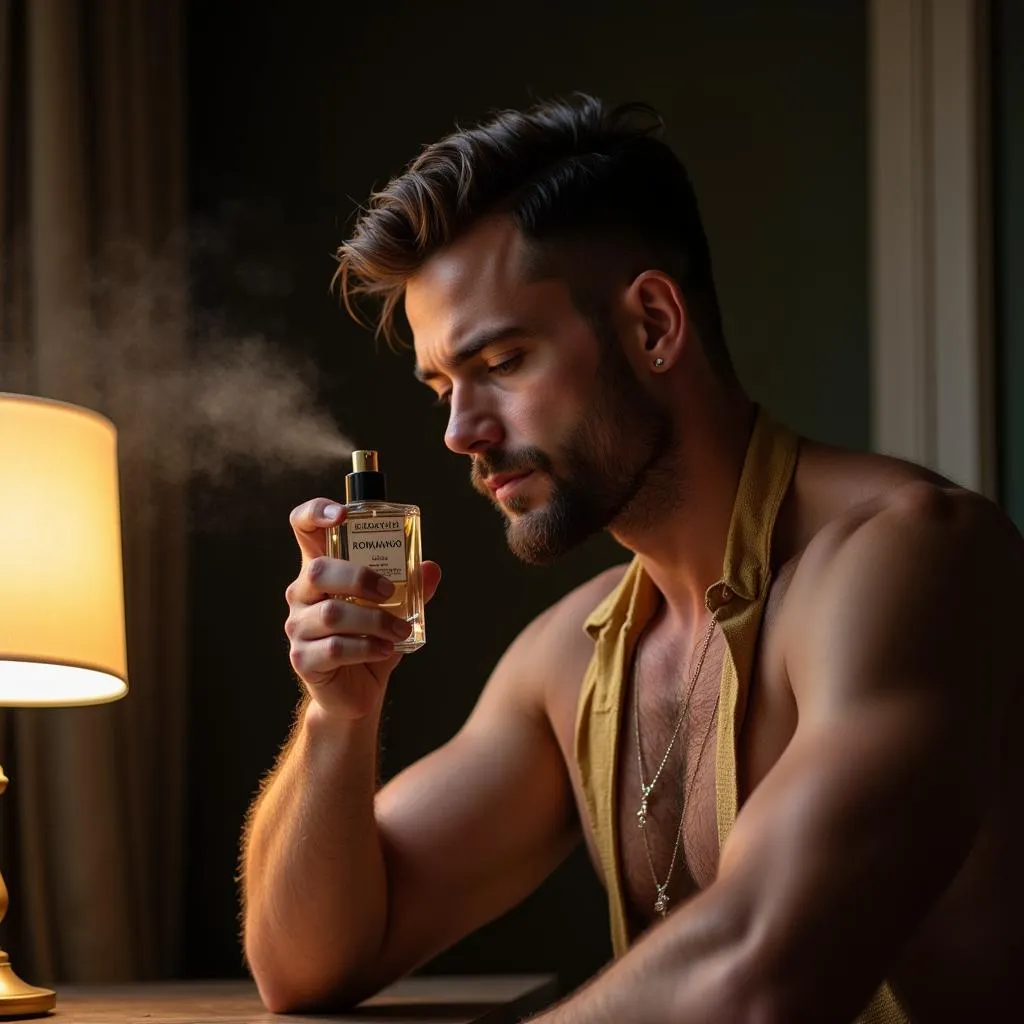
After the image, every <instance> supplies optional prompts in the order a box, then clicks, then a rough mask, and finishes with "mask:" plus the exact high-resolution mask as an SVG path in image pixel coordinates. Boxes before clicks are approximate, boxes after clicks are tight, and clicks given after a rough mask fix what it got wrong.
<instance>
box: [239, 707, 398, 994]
mask: <svg viewBox="0 0 1024 1024" xmlns="http://www.w3.org/2000/svg"><path fill="white" fill-rule="evenodd" d="M377 729H378V716H377V715H374V716H370V717H368V718H366V719H363V720H361V721H359V722H354V723H350V722H339V721H334V720H330V719H328V718H327V717H326V716H325V715H324V714H323V713H322V712H321V711H320V709H319V707H318V705H316V704H310V705H309V706H308V707H307V708H306V709H305V711H304V712H303V713H301V714H300V718H299V721H298V723H297V725H296V733H295V735H294V737H293V741H292V743H291V746H290V748H289V749H288V751H287V753H286V755H285V757H284V758H283V760H282V762H281V764H280V766H279V768H278V770H277V772H276V774H275V776H274V778H273V780H272V781H271V782H270V784H269V785H268V786H267V787H266V788H265V790H264V792H263V794H262V796H261V798H260V801H259V803H258V805H257V807H256V809H255V813H254V814H253V816H252V819H251V823H250V827H249V829H248V834H247V841H246V844H245V849H244V852H243V873H242V885H243V897H244V904H245V925H244V927H245V950H246V955H247V957H248V960H249V965H250V967H251V969H252V972H253V975H254V977H255V978H256V981H257V983H258V985H259V987H260V992H261V994H262V996H263V998H264V1001H265V1002H266V1003H267V1005H268V1006H269V1007H270V1008H271V1009H274V1010H286V1009H293V1008H297V1007H299V1006H314V1005H316V1004H317V1003H320V1002H322V1001H326V1000H328V999H332V1000H337V999H338V998H344V990H345V988H346V987H347V986H346V978H354V977H356V976H358V974H359V973H360V972H361V970H362V968H363V966H364V965H366V964H367V963H370V962H372V960H373V958H374V957H375V955H376V953H377V951H378V949H379V948H380V946H381V943H382V940H383V936H384V929H385V925H386V920H387V876H386V871H385V866H384V860H383V855H382V852H381V846H380V841H379V837H378V833H377V828H376V823H375V820H374V812H373V800H374V792H375V789H376V783H377Z"/></svg>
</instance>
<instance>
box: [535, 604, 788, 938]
mask: <svg viewBox="0 0 1024 1024" xmlns="http://www.w3.org/2000/svg"><path fill="white" fill-rule="evenodd" d="M784 589H785V588H780V591H781V590H784ZM773 591H776V592H775V593H773V594H772V595H771V596H770V597H769V600H768V603H767V607H766V609H765V615H764V617H763V619H762V622H761V624H760V627H759V629H758V631H757V635H756V636H755V637H752V638H748V642H751V643H753V645H754V652H753V658H752V662H751V671H750V673H749V678H747V679H744V680H742V681H741V686H742V687H743V690H744V700H743V706H744V713H743V715H742V718H741V721H740V722H739V723H738V725H739V729H738V732H737V751H736V758H735V761H736V764H735V771H736V774H737V784H738V790H739V797H740V802H741V804H742V802H743V800H744V799H745V798H746V796H747V795H748V794H749V793H750V792H751V790H752V789H753V788H754V787H755V786H756V785H758V784H759V782H760V781H761V779H762V778H763V777H764V776H765V775H766V774H767V772H768V770H770V768H771V766H772V765H773V764H774V763H775V762H776V761H777V760H778V758H779V757H780V756H781V754H782V752H783V750H784V749H785V747H786V745H787V744H788V742H789V739H790V738H791V736H792V734H793V732H794V730H795V726H796V708H795V704H794V701H793V697H792V692H791V690H790V687H789V682H788V679H787V678H786V673H785V668H784V665H785V659H784V656H783V652H782V639H781V634H780V631H779V630H777V629H776V628H774V627H775V624H776V621H777V619H778V615H777V611H778V609H779V605H780V601H779V599H780V598H781V592H780V591H777V590H776V588H774V587H773ZM698 646H699V645H698ZM696 654H699V649H698V650H697V651H696V652H695V655H696ZM729 657H730V655H729V652H728V648H727V645H726V642H725V638H724V636H723V634H722V632H721V630H720V629H718V628H716V629H715V631H714V632H713V634H712V637H711V640H710V643H709V645H708V649H707V653H706V656H705V658H704V661H703V664H702V665H701V668H700V672H699V673H698V675H697V677H696V680H695V681H693V680H692V678H691V675H690V673H689V671H688V669H689V667H690V664H694V663H695V662H690V655H689V652H687V651H683V650H682V648H681V646H680V645H679V644H676V645H674V646H673V644H671V643H660V644H659V643H657V642H655V643H652V644H650V645H649V646H648V648H647V655H646V656H645V654H644V650H643V643H641V644H640V647H639V654H638V661H637V663H636V665H635V666H634V665H633V664H632V662H630V663H629V664H626V665H624V666H621V667H620V668H621V671H622V673H623V678H622V686H621V690H620V699H619V704H618V708H617V726H618V728H617V730H616V734H617V743H616V747H615V750H614V751H611V750H609V751H608V756H610V757H614V762H615V771H614V774H613V786H614V805H615V823H616V831H617V835H616V836H615V837H614V838H615V840H616V843H617V850H618V856H619V862H620V869H621V882H622V888H623V897H624V899H625V902H626V906H627V913H628V916H629V919H630V926H631V931H632V932H634V934H635V933H636V932H638V931H641V930H642V929H643V928H644V927H646V926H647V925H648V924H649V923H651V922H652V921H653V920H654V919H655V917H656V915H655V912H654V904H655V901H656V900H657V897H658V893H659V890H658V887H659V886H662V885H666V883H667V885H666V889H665V895H666V896H667V898H668V900H669V907H670V909H671V908H672V907H675V906H678V905H679V903H680V902H682V901H683V900H685V899H686V898H687V897H688V896H690V895H692V894H693V892H694V891H695V890H696V889H699V888H703V887H705V886H707V885H709V884H710V883H711V881H713V879H714V877H715V874H716V872H717V868H718V859H719V842H718V824H717V808H716V798H715V793H716V761H717V756H718V750H717V738H716V737H717V725H718V718H719V687H720V680H721V676H722V668H723V664H724V662H725V659H727V658H729ZM688 662H689V664H688ZM634 669H635V670H634ZM691 681H693V682H694V685H693V691H692V694H690V695H689V697H688V696H687V695H688V693H689V686H690V683H691ZM637 684H638V685H637ZM579 693H580V690H579V686H578V685H576V686H572V687H570V686H566V687H565V688H563V689H561V690H560V692H558V693H556V694H555V695H554V699H553V700H552V702H551V705H550V707H549V714H550V716H551V722H552V725H553V727H554V731H555V734H556V736H557V738H558V741H559V745H560V746H561V748H562V751H563V756H564V757H565V759H566V763H567V767H568V769H569V775H570V778H571V780H572V784H573V789H574V792H575V795H576V801H577V806H578V808H579V813H580V821H581V825H582V829H583V835H584V838H585V841H586V843H587V847H588V850H589V852H590V856H591V859H592V861H593V863H594V865H595V868H596V870H597V871H598V873H599V875H600V874H601V871H602V868H601V861H600V858H599V856H598V853H597V851H598V848H599V845H600V844H599V843H598V842H597V841H596V837H595V835H594V834H593V826H594V823H593V822H592V821H591V820H590V815H589V812H588V810H587V803H586V800H585V798H584V785H583V780H581V779H580V777H579V771H578V766H577V764H576V759H575V753H576V751H575V719H576V710H577V708H576V704H577V700H578V698H579ZM677 725H678V729H677ZM638 739H639V742H638ZM641 774H642V775H643V779H644V783H645V784H646V786H648V787H650V791H649V793H648V796H647V802H646V807H645V808H644V810H645V812H646V813H645V815H644V817H645V827H644V828H641V827H640V821H639V818H638V814H637V812H638V811H639V810H640V809H641V805H642V804H643V800H644V789H643V787H642V785H641ZM593 781H594V780H590V782H591V784H593Z"/></svg>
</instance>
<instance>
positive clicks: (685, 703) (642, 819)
mask: <svg viewBox="0 0 1024 1024" xmlns="http://www.w3.org/2000/svg"><path fill="white" fill-rule="evenodd" d="M717 620H718V611H717V609H716V610H715V611H714V612H713V613H712V615H711V619H710V621H709V622H708V627H707V629H706V630H705V632H704V637H703V640H702V642H701V647H700V656H699V657H698V658H697V662H696V666H695V667H694V670H693V673H692V675H691V677H690V685H689V687H688V689H687V691H686V696H685V697H684V698H683V699H682V700H681V701H680V704H679V713H678V714H677V715H676V723H675V728H674V729H673V730H672V736H671V738H670V739H669V742H668V747H667V748H666V750H665V753H664V755H663V756H662V758H661V761H660V763H659V764H658V768H657V771H655V773H654V777H653V778H652V779H651V781H650V782H649V783H648V782H647V781H646V780H645V779H644V758H643V750H642V748H641V745H640V674H639V672H638V670H637V666H638V664H639V661H640V658H639V652H640V641H639V640H638V641H637V647H636V650H635V652H634V655H633V694H634V699H633V723H634V728H635V732H636V761H637V768H638V770H639V776H640V807H639V809H638V810H637V812H636V818H637V826H638V827H639V829H640V831H641V834H642V835H643V840H644V851H645V852H646V854H647V863H648V866H649V867H650V869H651V878H652V879H653V881H654V888H655V892H656V896H655V900H654V910H655V912H656V913H658V914H660V915H661V916H662V917H665V915H666V914H667V913H668V902H669V898H668V886H669V882H670V881H671V880H672V873H673V871H674V870H675V866H676V860H677V859H678V857H679V847H680V844H681V842H682V837H683V823H684V821H685V820H686V809H687V807H688V806H689V804H690V794H691V793H692V791H693V785H694V781H695V780H696V778H697V775H698V773H699V771H700V765H701V761H702V760H703V757H704V750H705V748H706V747H707V742H708V738H709V737H710V735H711V724H712V722H714V719H715V715H716V713H717V711H718V699H717V698H716V700H715V706H714V708H713V709H712V711H711V718H710V720H709V722H708V727H707V729H706V731H705V733H704V737H703V739H702V740H701V744H700V749H699V751H698V753H697V763H696V767H695V768H694V771H693V774H692V775H691V776H690V780H689V782H688V783H687V785H686V789H685V793H684V795H683V809H682V813H681V814H680V816H679V827H678V828H677V829H676V840H675V844H674V846H673V847H672V859H671V861H670V862H669V866H668V872H667V874H666V875H665V880H664V881H663V882H659V881H658V873H657V872H656V871H655V869H654V859H653V857H652V856H651V846H650V842H649V841H648V838H647V801H648V799H649V798H650V796H651V793H652V792H653V791H654V787H655V785H656V784H657V782H658V779H659V778H661V773H662V771H664V769H665V765H666V764H667V763H668V759H669V755H670V754H671V753H672V748H673V747H674V746H675V742H676V739H677V738H678V736H679V732H680V730H681V729H682V726H683V720H684V719H685V718H686V712H687V711H688V710H689V707H690V700H691V698H692V697H693V692H694V689H695V688H696V686H697V680H698V679H699V678H700V670H701V668H702V667H703V665H704V659H705V657H706V656H707V653H708V647H709V646H710V644H711V636H712V634H713V633H714V630H715V624H716V622H717ZM644 633H645V634H646V630H645V631H644ZM642 639H643V636H641V637H640V640H642Z"/></svg>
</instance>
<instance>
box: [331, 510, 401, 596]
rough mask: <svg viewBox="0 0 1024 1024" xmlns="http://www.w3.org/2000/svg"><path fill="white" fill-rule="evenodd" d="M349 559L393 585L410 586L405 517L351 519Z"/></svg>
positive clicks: (349, 525)
mask: <svg viewBox="0 0 1024 1024" xmlns="http://www.w3.org/2000/svg"><path fill="white" fill-rule="evenodd" d="M345 527H346V529H347V531H348V559H349V561H350V562H355V563H356V565H365V566H367V567H368V568H370V569H372V570H373V571H374V572H376V573H379V574H380V575H381V576H384V577H385V578H386V579H389V580H391V582H392V583H406V582H407V581H408V576H407V574H406V562H407V559H406V557H405V519H404V518H403V517H402V516H373V517H372V518H366V519H350V520H349V521H348V522H347V523H346V524H345Z"/></svg>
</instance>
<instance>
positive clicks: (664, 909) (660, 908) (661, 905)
mask: <svg viewBox="0 0 1024 1024" xmlns="http://www.w3.org/2000/svg"><path fill="white" fill-rule="evenodd" d="M666 888H667V886H664V885H659V886H658V898H657V899H656V900H655V901H654V912H655V913H656V914H661V916H662V917H664V916H665V915H666V914H667V913H668V896H667V895H666V893H665V889H666Z"/></svg>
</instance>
